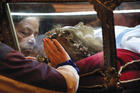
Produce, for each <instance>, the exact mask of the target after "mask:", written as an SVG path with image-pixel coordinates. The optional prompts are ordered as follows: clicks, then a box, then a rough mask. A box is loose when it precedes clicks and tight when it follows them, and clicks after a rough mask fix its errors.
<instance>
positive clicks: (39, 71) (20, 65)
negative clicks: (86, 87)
mask: <svg viewBox="0 0 140 93" xmlns="http://www.w3.org/2000/svg"><path fill="white" fill-rule="evenodd" d="M0 52H1V53H0V74H1V75H3V76H7V77H9V78H12V79H14V80H17V81H21V82H24V83H27V84H31V85H35V86H37V87H40V88H45V89H49V90H55V91H61V92H66V91H67V80H65V77H64V76H63V74H61V73H60V72H59V71H57V70H56V69H54V68H53V67H51V66H49V65H47V64H45V63H40V62H38V61H33V60H29V59H28V60H27V59H25V58H24V55H23V54H21V53H20V52H17V51H15V50H13V49H12V48H10V47H8V46H6V45H4V44H2V43H1V44H0ZM69 71H72V70H69ZM73 73H74V71H73ZM67 75H69V74H67ZM75 75H77V74H75Z"/></svg>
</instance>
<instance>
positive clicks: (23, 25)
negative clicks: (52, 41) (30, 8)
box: [15, 17, 39, 52]
mask: <svg viewBox="0 0 140 93" xmlns="http://www.w3.org/2000/svg"><path fill="white" fill-rule="evenodd" d="M15 28H16V31H17V36H18V39H19V45H20V48H21V50H22V52H24V51H26V52H27V51H28V52H29V51H31V50H32V49H33V48H34V46H35V44H36V40H35V37H36V36H37V34H38V31H39V19H38V18H36V17H27V18H25V19H23V20H22V21H21V22H19V24H17V25H16V26H15Z"/></svg>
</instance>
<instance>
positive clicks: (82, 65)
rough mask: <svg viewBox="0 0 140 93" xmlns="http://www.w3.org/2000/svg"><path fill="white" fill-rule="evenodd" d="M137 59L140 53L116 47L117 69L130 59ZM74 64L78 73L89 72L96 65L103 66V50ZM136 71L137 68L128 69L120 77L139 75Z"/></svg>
mask: <svg viewBox="0 0 140 93" xmlns="http://www.w3.org/2000/svg"><path fill="white" fill-rule="evenodd" d="M137 59H140V54H138V53H134V52H131V51H129V50H125V49H117V67H118V70H119V69H120V66H122V65H124V64H126V63H128V62H131V61H132V60H137ZM76 64H77V66H78V67H79V69H80V74H83V73H87V72H91V71H93V70H94V69H96V68H98V67H103V66H104V55H103V52H99V53H97V54H95V55H93V56H90V57H87V58H84V59H82V60H79V61H77V62H76ZM133 66H134V65H133ZM135 66H136V65H135ZM138 66H139V65H138ZM138 72H139V70H135V71H132V70H131V71H130V70H129V72H127V71H126V72H125V73H122V75H121V77H120V79H121V80H128V79H133V78H136V77H140V74H139V73H138ZM132 75H133V76H132Z"/></svg>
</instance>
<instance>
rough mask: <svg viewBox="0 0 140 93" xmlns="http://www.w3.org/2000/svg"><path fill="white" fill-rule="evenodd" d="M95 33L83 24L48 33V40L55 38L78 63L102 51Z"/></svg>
mask: <svg viewBox="0 0 140 93" xmlns="http://www.w3.org/2000/svg"><path fill="white" fill-rule="evenodd" d="M93 34H94V31H93V28H92V27H90V26H86V25H84V24H83V23H82V22H81V23H79V24H77V25H75V26H65V27H58V28H55V29H53V30H51V31H49V32H47V33H46V37H47V38H55V39H57V40H58V41H59V43H60V44H61V45H62V46H63V47H64V49H65V50H66V51H67V52H68V54H69V55H70V57H71V58H72V60H74V61H77V60H80V59H82V58H85V57H88V56H91V55H93V54H95V53H96V52H99V51H101V50H102V44H101V43H99V42H98V40H96V39H95V38H94V36H93Z"/></svg>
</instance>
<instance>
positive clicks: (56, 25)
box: [9, 3, 103, 61]
mask: <svg viewBox="0 0 140 93" xmlns="http://www.w3.org/2000/svg"><path fill="white" fill-rule="evenodd" d="M9 6H10V11H11V13H10V14H11V16H12V19H13V22H14V27H15V30H16V32H17V36H18V41H19V45H20V48H21V52H22V53H24V54H25V56H35V57H38V56H45V53H44V49H43V44H42V38H45V37H49V38H56V39H57V40H58V41H59V42H60V43H61V44H62V45H63V47H64V48H65V49H66V51H67V52H68V53H69V55H70V56H71V58H72V59H73V60H74V61H77V60H79V59H82V58H85V57H87V56H90V55H93V54H95V53H96V52H99V51H102V47H103V45H102V39H101V38H102V36H101V33H100V31H101V22H100V21H99V19H98V18H97V14H96V12H95V11H94V8H93V5H91V4H89V3H28V4H27V3H24V4H23V3H22V4H21V3H10V4H9ZM99 28H100V29H99Z"/></svg>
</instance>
